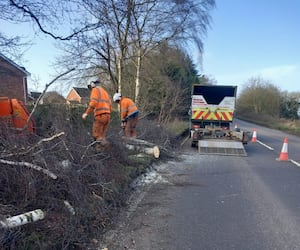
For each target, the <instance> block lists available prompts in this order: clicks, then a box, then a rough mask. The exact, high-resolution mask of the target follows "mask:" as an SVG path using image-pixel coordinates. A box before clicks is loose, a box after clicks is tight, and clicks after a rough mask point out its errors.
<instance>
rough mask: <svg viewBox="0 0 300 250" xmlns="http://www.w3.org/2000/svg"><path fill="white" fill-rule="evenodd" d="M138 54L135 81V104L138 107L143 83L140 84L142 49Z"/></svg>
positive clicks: (139, 49)
mask: <svg viewBox="0 0 300 250" xmlns="http://www.w3.org/2000/svg"><path fill="white" fill-rule="evenodd" d="M137 53H138V55H137V65H136V79H135V103H136V105H137V106H138V104H139V99H140V89H141V82H140V75H141V68H142V55H141V54H142V52H141V48H138V51H137Z"/></svg>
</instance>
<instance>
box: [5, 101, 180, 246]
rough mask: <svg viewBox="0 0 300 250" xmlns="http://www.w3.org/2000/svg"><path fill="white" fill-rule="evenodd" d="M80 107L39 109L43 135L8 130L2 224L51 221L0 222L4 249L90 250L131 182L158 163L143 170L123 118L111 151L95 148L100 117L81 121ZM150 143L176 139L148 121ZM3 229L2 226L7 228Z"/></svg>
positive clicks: (112, 134)
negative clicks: (30, 217) (35, 215)
mask: <svg viewBox="0 0 300 250" xmlns="http://www.w3.org/2000/svg"><path fill="white" fill-rule="evenodd" d="M83 109H84V107H80V106H74V107H72V106H63V105H58V106H54V105H48V106H44V105H39V106H38V107H37V110H36V112H35V115H34V116H35V120H36V126H37V134H34V135H33V134H26V133H25V132H23V133H20V132H16V131H12V130H10V129H9V128H5V129H4V128H3V129H2V130H1V133H2V134H1V140H0V149H1V153H0V166H1V172H0V185H1V190H0V221H1V222H3V221H5V220H6V218H7V217H11V216H14V215H19V214H23V213H25V212H28V211H32V210H35V209H41V210H42V211H43V212H44V213H45V218H44V219H42V220H39V221H36V222H33V223H28V224H25V225H23V226H16V227H12V228H11V227H5V226H4V224H3V223H2V224H0V246H1V247H2V248H7V249H87V248H89V247H92V248H93V247H95V246H96V245H97V242H98V239H99V238H100V236H101V234H102V233H103V231H104V230H106V229H107V228H108V227H109V226H110V225H111V224H112V223H113V220H114V218H115V215H116V214H117V212H118V209H119V208H120V207H122V206H124V204H125V201H126V197H127V194H128V193H129V192H130V183H131V182H132V180H133V179H135V178H136V177H137V176H139V175H140V174H141V173H143V172H144V171H145V170H146V168H147V167H148V166H149V164H150V163H151V162H152V161H153V158H151V157H149V158H148V160H146V161H144V162H143V164H142V165H141V164H140V163H138V162H137V161H134V160H132V159H133V158H132V157H129V155H130V154H132V152H129V151H128V150H127V149H126V147H125V146H124V144H123V143H122V140H120V138H121V137H122V130H121V129H120V128H119V120H118V118H117V114H113V118H112V122H111V126H110V130H109V134H108V140H109V142H110V143H109V146H108V147H105V148H103V149H102V150H101V151H97V150H96V149H95V147H94V146H95V145H94V143H93V141H92V137H91V135H90V130H91V123H92V118H91V119H90V120H89V119H88V120H87V121H83V120H82V119H81V114H82V110H83ZM138 131H139V133H140V135H141V136H142V137H144V139H148V140H149V141H151V139H153V138H156V141H153V142H155V143H160V144H163V145H164V146H165V147H167V148H170V149H171V148H172V146H171V145H172V140H174V138H175V137H174V136H172V135H171V134H168V133H166V131H165V130H164V129H163V128H161V127H158V126H156V125H153V124H151V122H150V121H143V120H141V122H140V125H139V127H138ZM1 225H2V226H1Z"/></svg>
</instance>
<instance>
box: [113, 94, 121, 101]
mask: <svg viewBox="0 0 300 250" xmlns="http://www.w3.org/2000/svg"><path fill="white" fill-rule="evenodd" d="M113 100H114V102H117V101H120V100H121V94H120V93H115V94H114V96H113Z"/></svg>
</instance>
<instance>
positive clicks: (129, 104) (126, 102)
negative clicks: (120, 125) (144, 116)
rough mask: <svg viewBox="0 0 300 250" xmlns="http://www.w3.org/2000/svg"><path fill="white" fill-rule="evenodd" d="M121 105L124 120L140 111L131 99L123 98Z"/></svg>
mask: <svg viewBox="0 0 300 250" xmlns="http://www.w3.org/2000/svg"><path fill="white" fill-rule="evenodd" d="M119 104H120V115H121V119H122V120H123V119H125V118H127V117H128V116H130V115H132V114H133V113H136V112H137V111H138V109H137V107H136V105H135V103H134V102H133V101H132V100H131V99H130V98H127V97H121V100H120V102H119Z"/></svg>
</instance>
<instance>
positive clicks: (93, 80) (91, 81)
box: [87, 77, 100, 88]
mask: <svg viewBox="0 0 300 250" xmlns="http://www.w3.org/2000/svg"><path fill="white" fill-rule="evenodd" d="M96 84H100V80H99V78H98V77H92V78H90V79H89V81H88V83H87V87H88V88H94V87H96Z"/></svg>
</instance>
